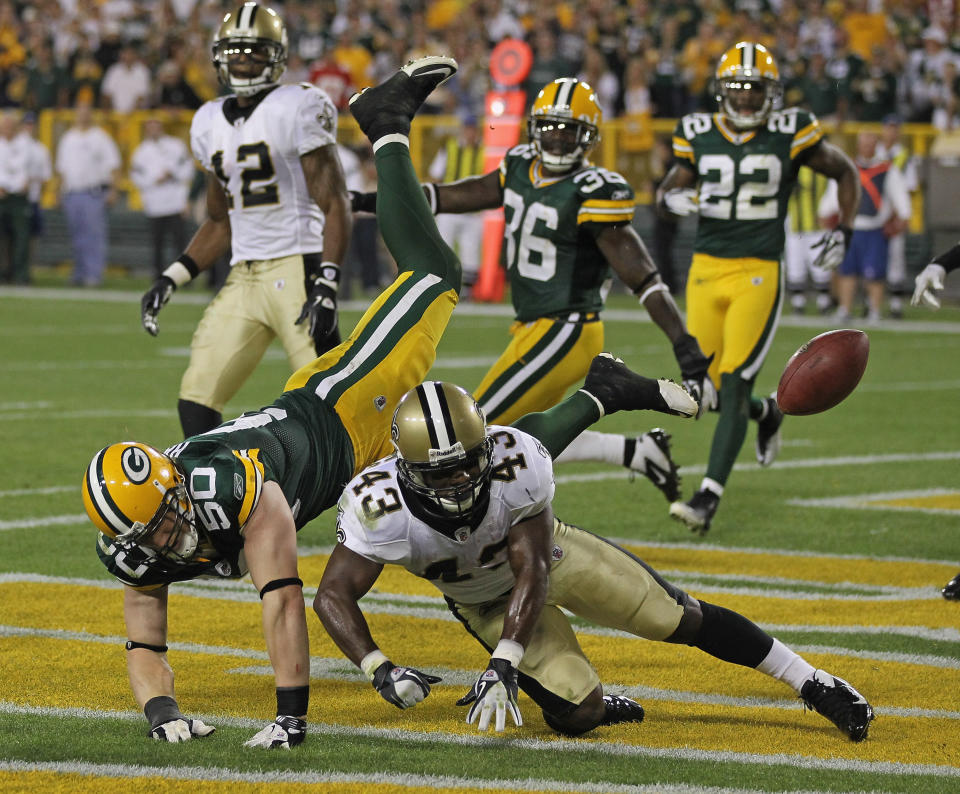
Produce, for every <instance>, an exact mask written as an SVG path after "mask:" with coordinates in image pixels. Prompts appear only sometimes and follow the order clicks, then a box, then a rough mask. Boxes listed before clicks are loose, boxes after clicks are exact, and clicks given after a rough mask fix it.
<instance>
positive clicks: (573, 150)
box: [527, 77, 603, 172]
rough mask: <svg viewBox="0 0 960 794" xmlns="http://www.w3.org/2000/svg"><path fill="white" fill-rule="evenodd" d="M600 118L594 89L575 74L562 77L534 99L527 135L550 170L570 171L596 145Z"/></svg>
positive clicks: (548, 85) (549, 84)
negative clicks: (574, 75)
mask: <svg viewBox="0 0 960 794" xmlns="http://www.w3.org/2000/svg"><path fill="white" fill-rule="evenodd" d="M601 121H603V112H602V111H601V110H600V105H599V104H597V96H596V94H594V92H593V89H592V88H591V87H590V86H589V85H587V84H586V83H584V82H582V81H580V80H577V79H576V78H575V77H559V78H557V79H556V80H554V81H553V82H552V83H548V84H547V85H545V86H544V87H543V88H542V89H540V93H539V94H537V98H536V99H535V100H533V107H531V108H530V118H529V119H528V120H527V135H528V136H529V138H530V140H531V141H532V142H533V145H534V147H536V150H537V153H538V154H539V155H540V159H541V160H543V164H544V166H545V167H546V168H547V169H548V170H550V171H557V172H562V171H570V170H571V169H573V168H576V167H577V166H579V165H580V164H581V163H582V162H583V161H584V159H585V158H586V157H587V155H588V154H589V153H590V151H591V150H592V149H593V147H594V146H596V145H597V142H598V141H599V140H600V122H601Z"/></svg>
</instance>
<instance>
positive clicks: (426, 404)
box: [390, 381, 493, 532]
mask: <svg viewBox="0 0 960 794" xmlns="http://www.w3.org/2000/svg"><path fill="white" fill-rule="evenodd" d="M390 435H391V440H392V441H393V446H394V447H395V448H396V450H397V476H398V477H399V479H400V483H401V485H403V486H404V487H405V489H406V490H408V491H409V492H410V493H412V494H413V495H414V496H415V497H416V498H417V500H418V501H419V503H420V504H421V505H422V506H423V507H424V508H425V509H426V510H427V511H428V512H429V513H430V514H431V515H432V516H434V517H436V518H440V519H451V518H452V519H458V520H459V521H461V522H463V521H469V520H470V519H471V517H472V515H473V513H474V510H476V509H485V507H486V503H487V497H488V495H489V488H490V478H491V475H492V473H493V439H492V438H490V436H488V435H487V423H486V420H485V419H484V416H483V411H482V410H480V406H479V405H477V403H476V401H475V400H474V399H473V397H471V396H470V395H469V394H468V393H467V391H466V390H464V389H462V388H460V387H459V386H456V385H454V384H452V383H444V382H441V381H427V382H426V383H423V384H421V385H420V386H417V387H416V388H414V389H411V390H410V391H408V392H407V393H406V394H405V395H404V396H403V398H402V399H401V400H400V403H399V404H398V405H397V410H396V411H395V412H394V414H393V427H392V428H391V433H390ZM432 526H433V525H432ZM434 528H435V529H438V531H440V532H443V531H444V530H443V529H442V528H438V527H437V526H434Z"/></svg>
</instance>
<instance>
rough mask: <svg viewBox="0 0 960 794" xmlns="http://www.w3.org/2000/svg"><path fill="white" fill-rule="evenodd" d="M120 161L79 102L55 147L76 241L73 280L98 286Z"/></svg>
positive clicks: (64, 201) (65, 205) (63, 198)
mask: <svg viewBox="0 0 960 794" xmlns="http://www.w3.org/2000/svg"><path fill="white" fill-rule="evenodd" d="M120 166H121V161H120V152H119V150H118V149H117V145H116V144H115V143H114V142H113V138H111V137H110V136H109V135H108V134H107V133H106V132H105V131H104V130H103V129H101V128H100V127H98V126H96V125H94V123H93V110H92V109H91V107H90V105H86V104H81V105H77V107H76V110H75V111H74V123H73V126H71V127H70V129H68V130H67V131H66V132H65V133H64V134H63V136H62V137H61V138H60V143H59V145H58V146H57V157H56V172H57V175H58V176H59V177H60V195H61V202H62V205H63V211H64V214H65V215H66V218H67V228H68V230H69V232H70V239H71V242H72V243H73V256H74V268H73V277H72V279H71V283H72V284H74V285H76V286H84V287H95V286H98V285H99V284H100V283H101V282H102V281H103V271H104V269H105V268H106V264H107V241H108V236H107V206H108V205H112V204H113V203H114V201H116V197H117V192H116V184H117V177H118V176H119V171H120Z"/></svg>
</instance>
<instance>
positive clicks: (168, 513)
mask: <svg viewBox="0 0 960 794" xmlns="http://www.w3.org/2000/svg"><path fill="white" fill-rule="evenodd" d="M193 518H194V511H193V504H192V503H191V502H190V497H189V496H188V495H187V489H186V486H185V485H184V484H183V483H179V484H178V485H177V486H175V487H174V488H170V489H168V490H167V492H166V493H165V494H164V496H163V500H162V501H161V503H160V507H159V508H158V509H157V512H156V514H155V515H154V516H153V518H151V519H150V520H149V521H148V522H147V523H146V524H144V523H142V522H140V521H137V522H135V523H134V525H133V527H131V529H130V530H129V531H127V532H124V533H123V534H122V535H118V536H117V538H116V539H117V542H118V543H120V544H121V545H127V544H135V545H137V546H139V547H140V548H141V549H143V550H145V551H147V552H148V553H150V552H152V553H153V554H154V555H156V556H157V557H159V558H161V559H163V560H166V561H167V562H170V563H173V564H174V565H186V564H189V563H190V562H192V561H193V559H192V558H193V555H194V552H195V551H196V550H197V546H198V545H199V542H200V532H199V530H198V528H197V525H196V523H195V522H194V520H193ZM162 531H166V536H165V537H164V540H163V542H162V543H160V544H159V545H158V544H157V543H156V541H155V539H154V536H155V535H157V533H158V532H162Z"/></svg>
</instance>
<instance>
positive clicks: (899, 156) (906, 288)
mask: <svg viewBox="0 0 960 794" xmlns="http://www.w3.org/2000/svg"><path fill="white" fill-rule="evenodd" d="M900 132H901V124H900V117H899V116H897V115H896V114H890V115H888V116H886V117H885V118H884V119H883V129H882V130H881V131H880V142H879V143H878V144H877V153H876V157H877V159H878V160H889V161H890V162H891V163H892V164H893V165H894V166H896V167H897V168H898V169H899V170H900V173H901V174H903V186H904V187H905V188H906V189H907V193H908V194H910V195H911V196H912V194H913V193H915V192H916V191H917V190H919V189H920V177H919V168H918V165H917V158H916V157H914V156H912V155H911V154H910V150H909V149H908V148H907V147H906V145H905V144H904V142H903V141H902V140H901V137H900ZM902 226H903V228H900V224H899V223H897V222H896V221H895V222H893V223H892V224H890V225H889V226H888V227H887V232H888V237H887V296H888V300H887V306H888V308H889V309H890V316H891V317H893V318H894V319H899V318H901V317H902V316H903V305H904V301H905V300H906V298H907V296H908V295H909V294H910V292H911V289H912V287H911V283H910V281H909V280H908V278H907V230H906V224H905V223H904V224H903V225H902Z"/></svg>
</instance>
